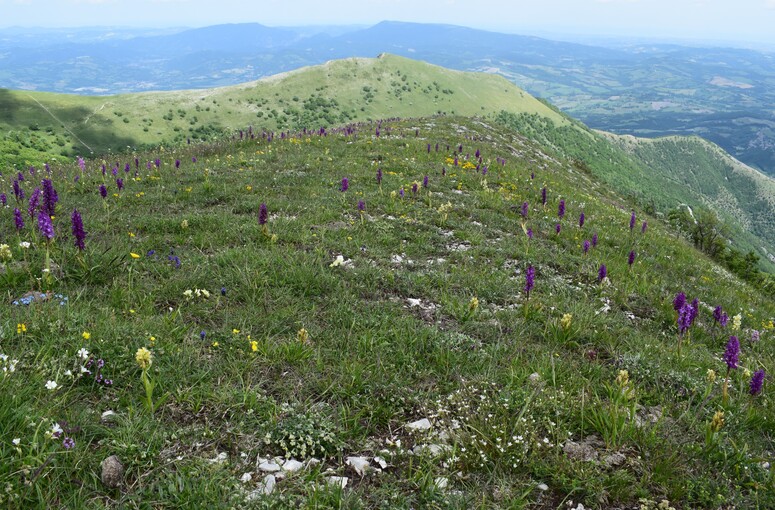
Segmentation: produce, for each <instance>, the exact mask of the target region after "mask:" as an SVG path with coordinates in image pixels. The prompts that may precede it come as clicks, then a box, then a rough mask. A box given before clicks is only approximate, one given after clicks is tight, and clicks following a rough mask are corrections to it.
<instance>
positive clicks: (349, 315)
mask: <svg viewBox="0 0 775 510" xmlns="http://www.w3.org/2000/svg"><path fill="white" fill-rule="evenodd" d="M378 128H379V130H380V135H379V136H377V134H376V131H377V129H378ZM437 147H438V149H437ZM135 158H136V160H137V161H136V162H135ZM115 160H116V161H115V162H114V161H111V162H110V165H109V166H108V171H107V172H106V173H103V172H102V169H101V167H102V165H103V160H102V159H87V160H86V161H84V164H83V168H81V167H80V166H79V165H77V164H76V163H75V162H72V161H71V162H67V163H62V164H52V165H51V167H50V174H49V173H47V172H46V171H45V170H37V172H36V173H34V174H31V173H29V172H25V173H24V175H23V176H24V180H21V181H18V182H17V188H18V189H19V191H20V192H21V191H23V192H24V194H25V197H26V198H25V199H23V200H22V199H19V200H18V201H17V199H16V196H15V195H13V194H10V195H9V196H8V197H7V200H8V207H4V208H0V240H1V241H2V244H3V245H4V246H0V292H1V293H2V296H3V297H2V300H3V314H2V315H0V370H2V372H0V458H1V459H2V462H0V488H2V490H0V506H3V507H7V508H52V507H57V508H86V509H90V508H95V509H96V508H224V509H227V508H255V509H267V508H310V509H312V508H353V509H358V508H364V509H366V508H390V509H407V510H408V509H410V508H460V509H463V508H504V509H505V508H535V509H547V510H548V509H556V508H580V507H579V506H578V505H579V504H583V505H584V506H585V507H586V508H646V509H656V508H676V509H690V508H691V509H703V508H708V509H716V508H721V507H724V508H772V507H773V506H775V485H774V483H775V481H774V480H775V478H774V477H773V472H772V469H771V468H770V462H772V452H773V450H774V449H775V444H774V443H773V437H774V435H775V405H774V404H775V403H774V402H773V395H775V393H773V389H772V380H771V376H770V375H769V374H770V373H772V371H773V370H775V354H774V353H773V349H772V346H771V344H772V342H773V339H774V338H775V326H773V319H774V318H775V301H773V299H772V298H771V296H765V295H763V294H762V293H761V292H760V291H759V290H758V289H756V288H753V287H751V286H749V285H748V284H747V283H745V282H742V281H740V280H739V279H737V278H736V277H735V276H734V275H731V274H730V273H729V272H727V271H726V270H724V269H723V268H721V267H719V266H718V265H717V264H715V263H714V262H713V261H712V260H711V259H709V258H708V257H706V256H705V255H704V254H703V253H701V252H699V251H697V250H695V249H693V248H692V246H691V245H690V244H689V243H687V242H686V241H684V240H683V239H681V238H680V237H677V236H676V235H675V232H674V229H673V227H672V226H671V225H669V224H668V223H667V222H664V221H661V220H660V219H658V218H655V217H651V216H648V215H646V214H645V213H644V211H643V210H642V209H641V208H640V207H638V205H637V204H636V203H634V202H633V201H631V200H630V199H629V198H628V197H626V196H622V195H620V194H618V193H617V192H616V191H615V190H614V189H613V187H612V186H610V185H608V184H605V183H604V182H603V181H601V180H599V179H598V178H597V177H596V176H595V175H594V174H592V173H587V172H585V171H580V170H579V169H578V168H577V167H575V166H573V165H572V164H571V163H570V160H569V159H567V158H564V157H562V156H560V155H558V154H557V153H556V151H555V150H550V149H549V148H547V147H546V146H545V145H543V144H539V143H536V142H533V141H531V140H530V139H529V138H528V137H526V136H525V135H523V134H519V133H516V132H514V131H513V130H512V129H510V128H507V127H505V126H503V125H500V124H498V123H495V122H492V121H488V120H483V119H473V118H464V117H454V116H438V117H431V118H424V119H422V118H414V119H407V120H398V121H383V122H381V123H379V124H377V123H376V122H375V123H363V124H361V125H359V126H350V128H349V129H330V130H328V132H327V133H326V134H325V135H319V134H318V133H315V134H300V135H292V136H286V137H280V136H277V137H274V138H273V139H270V137H269V136H262V135H260V134H259V136H258V137H257V138H256V139H245V140H238V139H230V140H225V141H220V142H217V143H207V144H191V145H187V144H183V145H175V146H167V147H164V148H163V149H162V148H158V149H155V150H153V151H149V152H140V151H138V152H136V153H133V154H120V155H116V156H115ZM113 164H115V165H116V166H115V168H116V169H117V172H116V173H117V175H116V176H113V175H111V172H110V166H112V165H113ZM127 164H128V165H129V171H127V172H125V171H124V168H125V165H127ZM380 176H381V178H380ZM17 179H18V176H17V175H15V174H12V173H9V172H3V176H2V177H0V186H2V188H3V189H11V187H12V181H13V180H17ZM43 179H50V181H48V180H46V181H43ZM100 186H105V189H104V192H101V190H100ZM39 187H40V188H43V189H44V192H43V193H42V195H41V196H39V201H38V202H37V203H35V202H33V205H32V206H30V205H29V197H33V196H35V195H36V193H35V189H36V188H39ZM543 190H545V197H546V199H545V204H544V203H543V202H544V199H543ZM36 204H37V205H36ZM16 207H18V208H19V209H20V210H19V213H18V215H16V214H15V213H14V208H16ZM76 210H77V211H78V216H79V217H80V219H81V221H82V223H83V228H80V227H79V226H78V224H77V222H76V220H75V219H74V217H75V216H76V214H75V211H76ZM582 215H583V220H582ZM19 219H21V221H22V223H23V225H20V222H19ZM644 220H647V221H648V223H647V225H646V228H642V226H641V225H642V223H643V221H644ZM49 221H50V222H51V224H50V225H49V224H48V222H49ZM558 225H559V229H558ZM585 241H587V242H589V245H587V244H586V243H585ZM593 241H596V242H594V244H593ZM79 242H81V243H82V246H81V247H80V248H83V249H82V250H81V249H80V248H79V247H78V243H79ZM27 243H29V244H27ZM585 247H588V249H585ZM528 275H530V276H528ZM679 293H685V295H686V296H687V302H686V303H684V304H683V305H680V303H679V305H680V306H678V307H677V308H678V309H679V313H677V312H676V310H675V308H676V306H675V301H676V296H677V295H678V294H679ZM695 298H696V299H697V301H696V302H695V305H692V304H691V303H692V301H693V299H695ZM715 307H721V308H719V309H718V316H719V318H721V317H722V311H723V313H726V314H727V315H728V316H729V321H728V323H727V322H724V324H723V325H722V324H721V323H720V322H718V321H716V320H715V319H714V309H715ZM690 315H691V316H693V317H694V320H693V321H690V323H689V324H686V323H685V322H686V321H687V320H688V319H687V317H689V316H690ZM677 319H680V321H677ZM722 322H723V321H722ZM732 336H734V337H735V338H736V339H737V340H738V341H739V344H740V352H739V354H738V352H737V349H736V348H735V346H736V345H737V344H735V342H734V341H730V337H732ZM726 346H729V347H726ZM725 350H728V351H729V353H728V354H727V355H726V356H722V355H723V354H724V353H725ZM724 360H726V361H724ZM759 370H764V372H758V371H759ZM757 373H758V374H762V375H764V376H765V378H764V380H763V388H760V387H759V386H758V383H755V384H754V386H753V389H754V390H755V391H753V394H752V392H751V388H752V386H751V380H752V379H753V378H754V376H757V377H758V375H757ZM754 382H756V379H754ZM663 500H666V501H667V502H666V503H662V501H663ZM571 502H572V503H571ZM658 505H661V506H658Z"/></svg>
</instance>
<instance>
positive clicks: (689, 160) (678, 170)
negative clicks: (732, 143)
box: [606, 134, 775, 262]
mask: <svg viewBox="0 0 775 510" xmlns="http://www.w3.org/2000/svg"><path fill="white" fill-rule="evenodd" d="M606 136H607V138H608V139H609V140H612V141H614V142H615V143H616V144H617V145H619V146H620V147H621V148H623V149H624V150H625V151H627V152H628V153H629V154H631V155H633V156H634V157H635V158H636V159H637V160H638V161H640V162H641V163H642V164H643V165H645V166H646V167H648V168H650V169H652V170H653V171H656V172H659V173H661V174H663V175H665V176H666V177H667V178H668V179H670V180H671V181H672V186H671V187H673V188H677V189H680V190H685V191H686V192H685V196H686V198H687V203H689V204H691V205H693V206H695V207H696V206H705V207H708V208H711V209H713V210H714V211H716V212H717V213H718V214H719V216H721V217H722V218H723V219H724V220H725V221H726V222H728V223H729V224H731V225H738V226H739V227H741V228H740V231H741V232H742V233H748V234H753V236H751V235H744V236H742V238H741V239H740V242H741V243H742V246H743V248H744V249H745V250H746V251H747V250H749V249H753V250H754V251H756V252H757V253H759V254H760V255H761V256H762V257H763V258H767V259H768V260H769V261H770V262H775V252H774V251H773V243H772V240H774V239H775V180H773V179H772V178H770V177H768V176H766V175H764V174H762V173H761V172H759V171H757V170H755V169H753V168H751V167H749V166H746V165H744V164H742V163H741V162H739V161H737V160H735V159H734V158H732V157H731V156H729V154H727V153H726V152H724V151H723V150H722V149H721V148H720V147H718V146H717V145H715V144H713V143H711V142H708V141H707V140H704V139H702V138H698V137H679V136H671V137H666V138H654V139H650V138H635V137H632V136H615V135H610V134H607V135H606ZM692 195H693V196H692ZM757 236H758V238H759V239H763V240H766V241H765V244H764V246H762V245H761V243H760V241H759V240H757V239H756V237H757ZM757 243H759V244H757Z"/></svg>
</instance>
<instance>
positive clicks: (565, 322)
mask: <svg viewBox="0 0 775 510" xmlns="http://www.w3.org/2000/svg"><path fill="white" fill-rule="evenodd" d="M572 320H573V315H572V314H569V313H566V314H563V316H562V319H560V326H562V329H568V328H569V327H570V324H571V321H572Z"/></svg>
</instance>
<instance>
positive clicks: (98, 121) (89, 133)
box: [0, 55, 566, 167]
mask: <svg viewBox="0 0 775 510" xmlns="http://www.w3.org/2000/svg"><path fill="white" fill-rule="evenodd" d="M502 109H506V110H507V111H509V112H513V113H537V114H539V115H542V116H547V117H549V118H552V119H553V120H554V121H555V122H557V123H560V124H564V123H565V122H566V121H565V119H564V118H563V117H562V116H561V115H559V114H557V113H556V112H554V111H552V110H550V109H549V108H547V107H546V106H545V105H543V104H542V103H541V102H539V101H538V100H536V99H535V98H533V97H532V96H530V95H529V94H527V93H525V92H524V91H522V90H521V89H519V88H517V87H515V86H514V85H513V84H511V83H510V82H508V81H507V80H506V79H504V78H501V77H498V76H495V75H484V74H474V73H463V72H460V71H452V70H448V69H444V68H442V67H438V66H433V65H430V64H426V63H423V62H418V61H413V60H410V59H406V58H403V57H397V56H393V55H382V56H380V57H379V58H374V59H365V58H357V59H355V58H354V59H346V60H337V61H332V62H329V63H327V64H324V65H320V66H314V67H308V68H303V69H299V70H297V71H293V72H289V73H285V74H282V75H278V76H273V77H270V78H267V79H264V80H260V81H256V82H251V83H246V84H243V85H239V86H232V87H223V88H217V89H208V90H188V91H175V92H149V93H142V94H127V95H118V96H100V97H94V96H92V97H88V96H76V95H66V94H50V93H36V92H25V91H9V90H0V130H2V131H3V132H7V133H8V134H6V135H5V136H4V139H3V142H2V143H3V147H4V150H2V151H0V165H2V164H6V165H8V164H11V165H16V166H17V167H24V166H28V165H35V166H41V165H42V164H43V163H44V162H45V161H46V160H47V159H49V158H51V156H57V157H59V158H62V157H70V158H72V157H74V156H75V155H76V154H79V155H88V154H90V153H93V154H102V153H105V152H108V151H122V150H126V149H127V147H130V148H142V147H145V146H158V145H160V144H161V145H169V144H172V143H180V142H183V141H186V140H187V139H189V138H191V139H195V140H197V139H210V138H212V137H213V136H222V135H223V134H224V133H232V132H234V130H236V129H242V128H245V127H247V126H261V127H262V128H265V129H270V130H278V129H290V130H293V131H296V130H301V129H304V128H306V129H318V128H320V127H330V126H335V125H339V124H345V123H347V122H352V121H364V120H369V119H375V118H384V117H391V116H395V117H409V116H418V115H419V116H422V115H436V114H456V115H482V116H484V115H493V114H496V113H498V112H499V111H501V110H502Z"/></svg>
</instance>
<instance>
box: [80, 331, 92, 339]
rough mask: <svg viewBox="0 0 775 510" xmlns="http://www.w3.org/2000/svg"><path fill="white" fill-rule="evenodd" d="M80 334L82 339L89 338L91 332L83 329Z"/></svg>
mask: <svg viewBox="0 0 775 510" xmlns="http://www.w3.org/2000/svg"><path fill="white" fill-rule="evenodd" d="M81 336H82V337H83V339H84V340H89V339H90V338H91V333H89V332H88V331H84V332H83V333H81Z"/></svg>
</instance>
